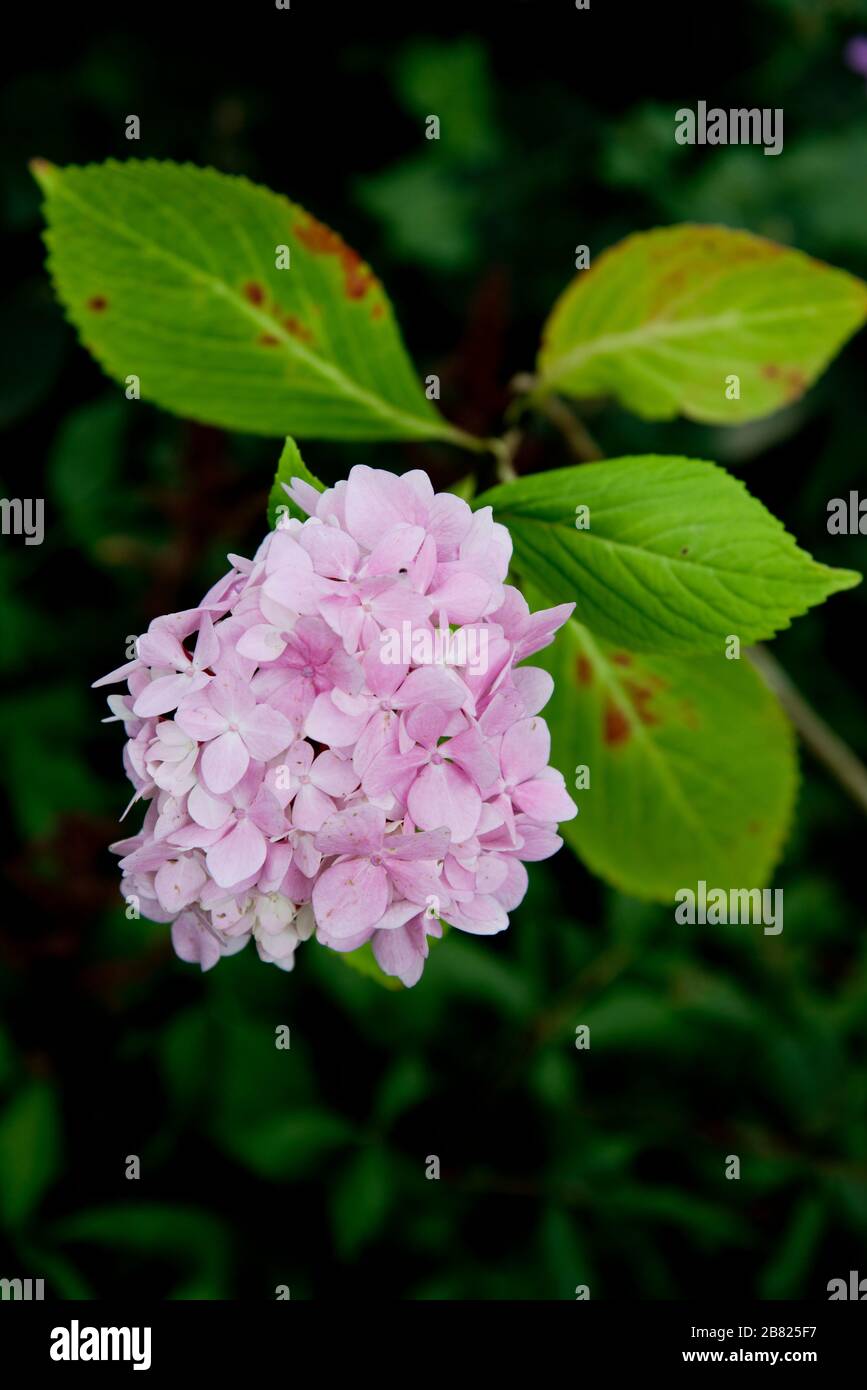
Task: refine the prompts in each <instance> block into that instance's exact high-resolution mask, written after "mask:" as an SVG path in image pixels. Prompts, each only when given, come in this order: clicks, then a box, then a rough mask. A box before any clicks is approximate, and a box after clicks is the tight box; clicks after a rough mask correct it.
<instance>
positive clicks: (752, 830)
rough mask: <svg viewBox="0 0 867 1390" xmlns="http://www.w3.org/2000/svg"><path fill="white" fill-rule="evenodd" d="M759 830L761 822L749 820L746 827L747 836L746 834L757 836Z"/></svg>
mask: <svg viewBox="0 0 867 1390" xmlns="http://www.w3.org/2000/svg"><path fill="white" fill-rule="evenodd" d="M761 828H762V822H761V821H760V820H751V821H750V823H749V825H748V826H747V834H748V835H758V833H759V831H760V830H761Z"/></svg>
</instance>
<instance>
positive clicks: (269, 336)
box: [259, 333, 280, 347]
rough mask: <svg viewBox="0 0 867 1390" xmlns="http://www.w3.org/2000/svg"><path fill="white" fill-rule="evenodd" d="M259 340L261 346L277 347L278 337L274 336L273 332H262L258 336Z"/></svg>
mask: <svg viewBox="0 0 867 1390" xmlns="http://www.w3.org/2000/svg"><path fill="white" fill-rule="evenodd" d="M259 342H260V344H261V346H262V347H278V346H279V344H280V339H279V338H275V337H274V334H273V333H262V334H261V335H260V337H259Z"/></svg>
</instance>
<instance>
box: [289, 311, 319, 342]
mask: <svg viewBox="0 0 867 1390" xmlns="http://www.w3.org/2000/svg"><path fill="white" fill-rule="evenodd" d="M283 326H284V328H285V329H286V332H287V333H291V334H292V337H293V338H297V339H298V340H299V342H302V343H312V342H313V334H312V333H311V332H310V329H309V328H308V327H307V325H306V324H303V323H302V322H301V320H300V319H298V318H296V317H295V315H294V314H287V316H286V318H285V319H284V320H283Z"/></svg>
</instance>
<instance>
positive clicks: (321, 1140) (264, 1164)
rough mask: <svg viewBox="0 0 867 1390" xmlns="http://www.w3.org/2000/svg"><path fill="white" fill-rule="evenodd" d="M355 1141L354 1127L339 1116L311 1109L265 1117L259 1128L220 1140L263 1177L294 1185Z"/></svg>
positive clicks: (224, 1136) (252, 1127)
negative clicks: (295, 1180) (327, 1156)
mask: <svg viewBox="0 0 867 1390" xmlns="http://www.w3.org/2000/svg"><path fill="white" fill-rule="evenodd" d="M352 1137H353V1136H352V1129H351V1127H350V1126H349V1125H348V1124H347V1122H346V1121H345V1120H343V1119H341V1118H340V1116H339V1115H335V1114H332V1113H331V1112H330V1111H328V1110H319V1109H316V1108H309V1109H305V1110H296V1111H293V1112H291V1113H289V1114H277V1113H275V1114H271V1115H268V1116H263V1117H262V1119H261V1120H260V1121H259V1122H258V1123H257V1124H256V1125H255V1126H251V1127H249V1128H243V1129H242V1128H239V1129H237V1130H235V1131H233V1132H224V1133H222V1134H221V1136H220V1140H221V1143H222V1145H223V1147H224V1148H225V1149H226V1150H227V1152H229V1153H231V1154H233V1155H234V1157H235V1158H237V1159H239V1160H240V1162H242V1163H245V1164H246V1165H247V1167H249V1168H251V1169H252V1170H253V1172H254V1173H258V1174H259V1175H260V1177H263V1178H271V1179H273V1180H274V1181H282V1182H290V1181H292V1180H294V1179H296V1178H299V1177H303V1176H304V1175H305V1174H306V1173H309V1172H310V1171H311V1170H312V1169H313V1168H316V1167H317V1166H318V1165H319V1163H320V1161H321V1160H322V1159H323V1158H324V1157H325V1156H326V1155H327V1154H329V1153H330V1152H332V1151H333V1150H334V1149H339V1148H341V1147H342V1146H343V1145H344V1144H346V1143H348V1142H349V1141H350V1140H351V1139H352Z"/></svg>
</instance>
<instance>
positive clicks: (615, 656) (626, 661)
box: [611, 652, 632, 666]
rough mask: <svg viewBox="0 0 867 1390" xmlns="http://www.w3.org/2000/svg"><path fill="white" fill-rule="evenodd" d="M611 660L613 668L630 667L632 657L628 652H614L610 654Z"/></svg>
mask: <svg viewBox="0 0 867 1390" xmlns="http://www.w3.org/2000/svg"><path fill="white" fill-rule="evenodd" d="M611 660H612V661H613V662H614V665H615V666H631V665H632V657H631V656H630V654H629V652H614V653H612V656H611Z"/></svg>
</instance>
